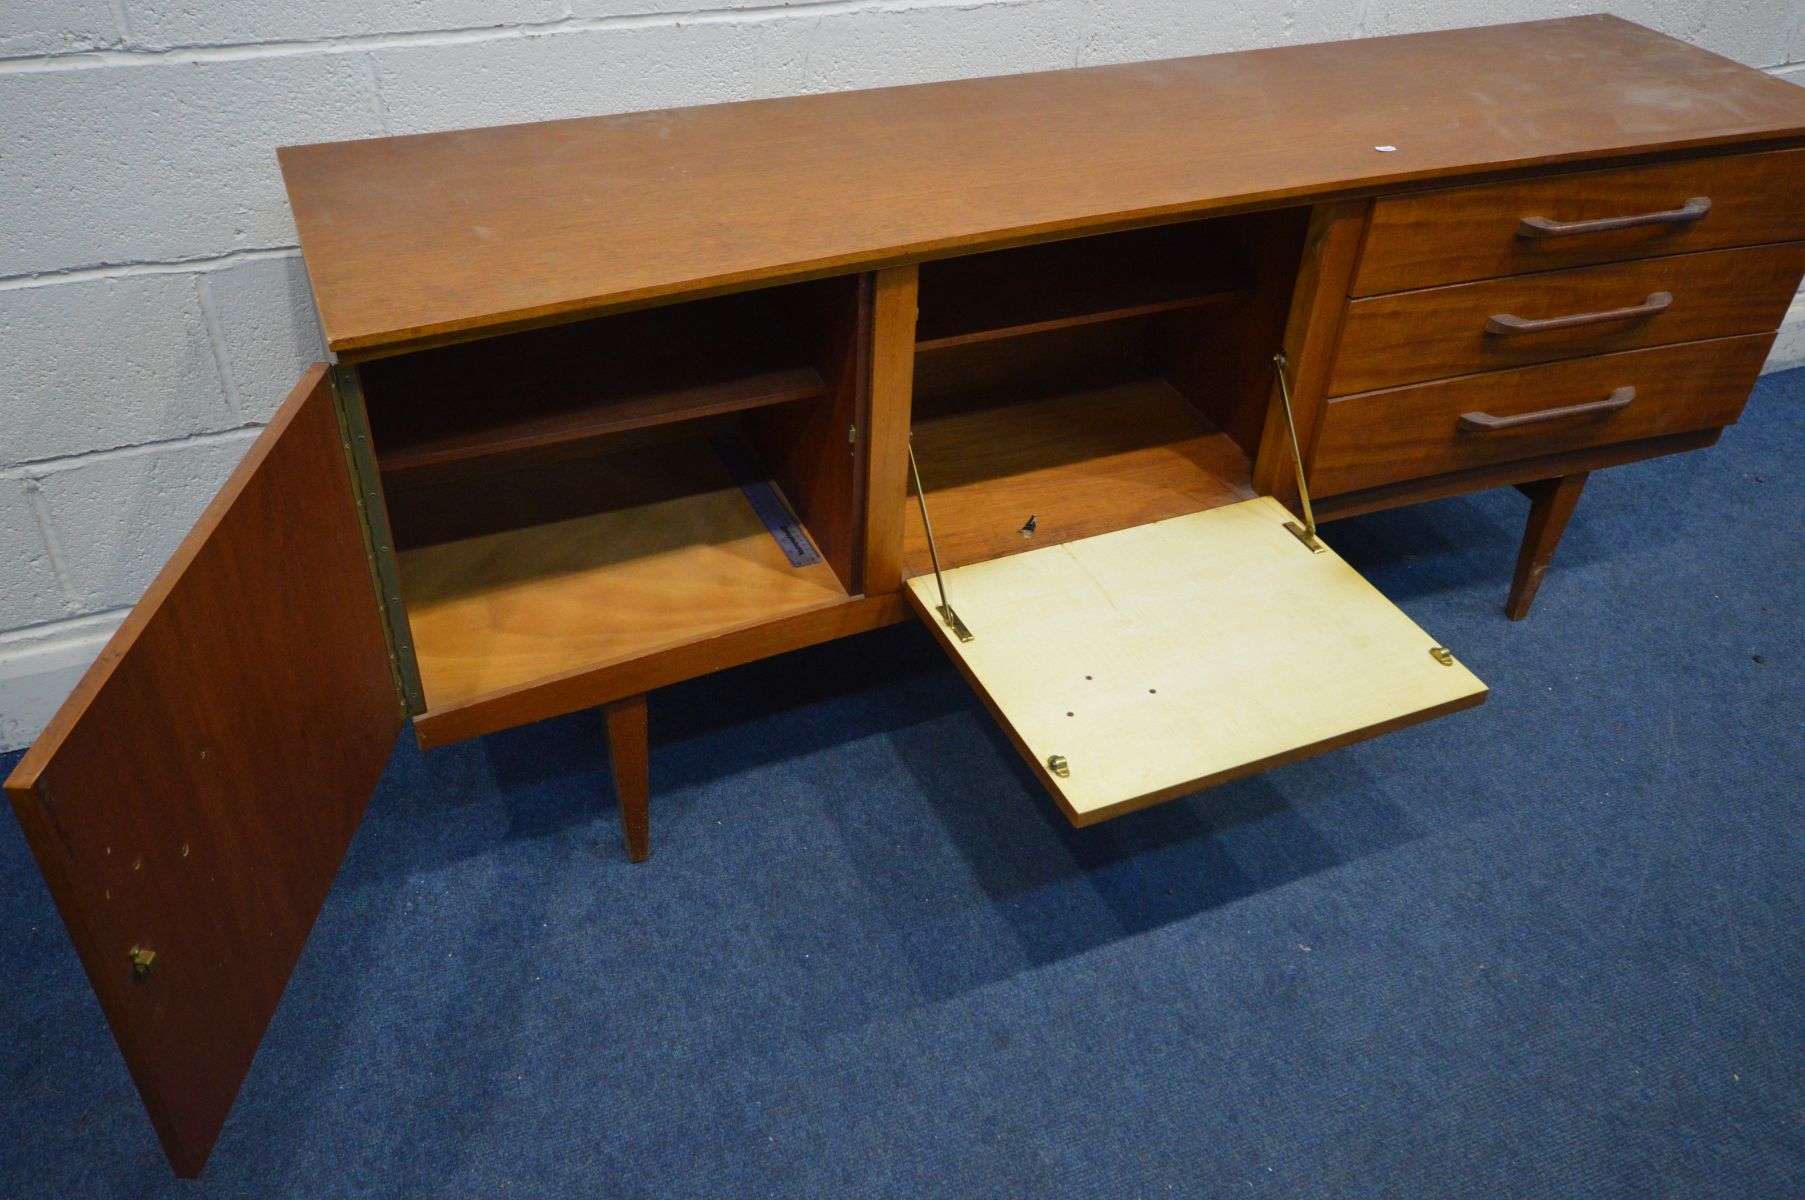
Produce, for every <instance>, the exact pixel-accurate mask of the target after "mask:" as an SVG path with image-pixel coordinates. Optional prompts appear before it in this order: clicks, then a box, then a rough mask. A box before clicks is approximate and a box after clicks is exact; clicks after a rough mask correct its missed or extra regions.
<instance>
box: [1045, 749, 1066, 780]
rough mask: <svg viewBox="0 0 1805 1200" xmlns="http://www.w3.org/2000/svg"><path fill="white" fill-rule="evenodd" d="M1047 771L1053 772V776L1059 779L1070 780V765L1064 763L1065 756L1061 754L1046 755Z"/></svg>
mask: <svg viewBox="0 0 1805 1200" xmlns="http://www.w3.org/2000/svg"><path fill="white" fill-rule="evenodd" d="M1047 770H1049V771H1051V772H1053V774H1055V775H1057V776H1059V777H1060V778H1061V779H1070V778H1071V777H1072V768H1071V765H1070V764H1069V763H1067V762H1066V761H1065V755H1063V754H1049V755H1047Z"/></svg>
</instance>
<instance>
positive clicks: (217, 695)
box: [6, 367, 402, 1176]
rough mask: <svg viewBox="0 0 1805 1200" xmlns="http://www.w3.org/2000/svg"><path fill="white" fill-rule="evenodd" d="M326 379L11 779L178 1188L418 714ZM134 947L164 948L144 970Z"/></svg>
mask: <svg viewBox="0 0 1805 1200" xmlns="http://www.w3.org/2000/svg"><path fill="white" fill-rule="evenodd" d="M323 371H324V368H321V367H315V368H314V369H313V370H311V371H309V372H308V373H307V375H306V376H305V377H304V378H303V379H302V380H301V382H300V384H299V385H298V386H297V387H296V389H295V391H294V393H293V394H292V395H291V396H290V397H289V398H288V401H287V403H285V404H284V405H283V406H282V407H281V408H280V409H279V410H278V411H277V413H276V415H275V417H274V419H272V420H271V422H270V424H269V425H268V426H267V427H265V429H264V430H263V432H262V433H261V434H260V435H259V436H258V438H257V440H256V442H254V443H253V444H252V446H251V449H250V451H249V452H248V453H247V454H246V455H245V458H244V461H242V462H241V463H239V465H238V467H237V469H236V470H234V471H233V472H232V474H231V476H230V478H228V479H227V480H226V483H225V486H224V487H223V488H222V489H221V491H220V493H219V495H218V497H216V498H215V499H214V501H213V502H212V503H211V504H210V505H208V507H207V510H206V512H205V513H203V514H202V516H201V519H200V520H199V522H197V523H196V525H195V527H194V529H193V530H192V531H190V532H189V534H188V536H187V537H186V538H185V539H184V540H183V542H182V544H181V546H180V547H179V548H178V549H177V550H176V552H175V554H174V556H173V557H171V558H170V560H169V563H168V564H167V565H166V566H165V567H164V568H163V570H162V572H161V573H160V574H159V575H158V576H157V578H156V580H155V581H154V582H153V583H152V584H151V585H150V588H149V589H148V590H147V591H146V592H145V594H144V598H143V599H142V600H140V601H139V602H138V604H137V606H136V607H135V608H133V609H132V612H131V614H130V615H129V616H128V617H127V618H126V619H125V622H124V624H123V625H121V626H120V628H119V631H118V632H117V633H115V634H114V635H113V637H112V640H110V641H109V642H108V643H107V646H106V649H104V650H103V651H102V652H101V654H100V658H99V659H98V661H96V662H95V664H94V665H93V667H92V668H90V669H89V671H88V673H87V674H86V675H85V676H84V677H83V678H82V681H81V682H80V683H79V684H78V685H77V686H76V688H75V692H74V694H73V695H71V696H70V697H69V699H68V701H67V702H65V703H64V705H63V706H62V708H61V709H59V710H58V711H57V714H56V715H55V716H54V717H53V718H51V721H50V724H49V726H48V727H47V728H46V729H45V730H44V733H43V734H42V735H41V736H40V737H39V738H38V740H37V742H36V744H35V745H33V746H32V748H31V749H30V750H29V751H27V752H26V755H25V757H24V758H23V759H22V760H21V761H20V762H19V765H18V766H17V767H16V768H15V769H14V771H13V773H12V777H11V778H10V779H8V780H7V784H6V791H7V795H8V796H9V797H11V799H12V804H13V811H14V813H16V814H17V816H18V818H19V824H20V825H21V826H22V827H23V828H24V830H25V836H26V840H27V841H28V842H29V843H30V845H31V849H32V853H33V855H35V856H36V858H37V861H38V866H39V867H40V868H41V869H42V871H43V873H44V879H45V881H46V882H47V883H48V884H49V885H50V894H51V896H52V897H53V898H54V899H55V900H56V904H57V909H58V911H60V912H61V913H62V916H63V922H64V924H65V925H66V926H67V928H68V930H69V936H70V939H71V940H72V941H73V942H74V943H75V948H76V950H77V952H78V953H79V954H80V955H81V961H82V966H83V967H84V968H86V970H87V974H88V979H89V981H90V982H91V983H92V984H93V985H94V993H95V995H96V996H97V997H98V998H99V1000H100V1008H101V1011H102V1012H103V1013H105V1014H106V1018H107V1024H108V1025H109V1026H111V1028H112V1030H113V1036H114V1038H115V1039H116V1040H117V1041H118V1043H119V1049H120V1051H121V1052H122V1053H123V1055H124V1057H125V1062H126V1066H127V1067H129V1068H130V1069H131V1073H132V1079H133V1081H134V1082H135V1083H136V1084H137V1085H138V1092H139V1095H141V1096H142V1097H143V1098H144V1106H145V1108H146V1109H147V1110H148V1111H149V1113H150V1120H151V1124H152V1125H153V1126H155V1128H156V1131H157V1136H158V1137H159V1138H160V1139H161V1140H162V1143H163V1149H164V1151H165V1152H166V1153H167V1154H168V1156H169V1161H170V1165H171V1166H173V1167H174V1168H175V1170H176V1173H177V1174H180V1175H187V1176H193V1175H197V1174H199V1173H200V1170H201V1167H202V1166H203V1165H204V1164H205V1163H206V1161H207V1155H208V1153H209V1152H210V1151H211V1150H212V1148H213V1142H214V1140H215V1139H216V1138H217V1137H218V1136H219V1131H220V1128H221V1126H222V1125H223V1124H224V1123H225V1119H226V1113H227V1112H228V1110H230V1108H231V1106H232V1100H233V1098H234V1097H235V1096H236V1095H237V1094H238V1087H239V1084H240V1083H241V1082H242V1081H243V1080H244V1077H245V1073H246V1071H248V1070H249V1069H250V1065H251V1058H252V1056H253V1055H254V1054H255V1053H256V1051H257V1043H258V1042H259V1041H260V1040H261V1039H262V1037H263V1031H264V1029H265V1028H266V1027H267V1026H268V1025H269V1021H270V1017H271V1016H272V1015H273V1014H274V1013H275V1011H276V1004H277V1001H278V1000H280V999H281V997H282V990H283V988H284V987H285V986H286V985H287V983H288V976H289V973H290V972H291V971H292V970H293V969H294V965H295V961H296V959H297V958H299V957H300V953H301V947H302V945H303V944H304V943H305V942H306V940H307V933H308V931H309V930H310V929H311V928H312V927H313V921H314V918H315V916H317V915H318V913H319V911H320V905H321V904H322V903H323V902H324V901H325V898H326V892H327V889H328V888H329V887H330V886H331V884H332V878H333V876H334V875H335V874H336V873H337V871H338V866H339V862H340V860H341V859H342V858H343V857H344V853H345V849H346V847H347V846H348V845H350V842H351V835H352V834H353V833H354V832H355V831H356V829H357V825H358V822H359V820H360V819H361V818H362V816H363V811H364V806H365V804H366V803H367V802H368V801H369V798H370V793H371V792H372V790H374V788H375V787H376V780H377V778H378V776H380V775H381V774H382V769H383V766H384V764H385V763H387V761H388V757H389V751H390V750H391V749H392V747H393V745H394V741H395V734H396V733H397V732H398V731H399V730H400V728H401V723H402V713H401V704H400V699H399V697H398V695H397V693H396V690H395V682H394V677H393V676H392V675H391V674H390V671H389V662H388V648H387V644H386V642H385V641H384V637H383V630H382V619H381V617H380V615H379V614H378V611H377V607H376V593H375V589H374V586H373V584H372V581H371V575H370V566H369V560H368V558H367V557H366V552H365V547H364V540H363V533H362V530H361V527H360V524H359V521H358V516H357V510H356V508H355V506H354V504H353V494H352V484H351V479H350V473H349V470H348V469H347V467H346V465H345V455H344V449H343V445H342V442H341V440H340V435H339V425H338V419H337V416H336V414H335V413H334V411H333V404H332V396H331V394H330V392H329V390H328V389H327V386H326V383H325V380H324V374H323ZM134 949H142V950H147V951H150V952H154V954H155V955H156V958H155V961H154V962H153V963H152V964H151V970H150V972H149V973H148V974H147V975H145V976H144V977H142V978H138V977H135V976H134V973H133V969H132V963H131V962H130V960H129V958H128V956H129V954H130V952H131V951H132V950H134Z"/></svg>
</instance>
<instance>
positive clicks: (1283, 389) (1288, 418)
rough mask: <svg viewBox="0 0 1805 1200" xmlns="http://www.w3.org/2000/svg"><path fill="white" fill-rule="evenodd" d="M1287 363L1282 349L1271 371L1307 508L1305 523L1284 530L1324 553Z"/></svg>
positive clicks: (1301, 500)
mask: <svg viewBox="0 0 1805 1200" xmlns="http://www.w3.org/2000/svg"><path fill="white" fill-rule="evenodd" d="M1285 362H1286V360H1285V352H1284V351H1283V350H1280V351H1279V352H1278V353H1277V354H1275V355H1273V356H1272V373H1273V374H1274V375H1276V376H1278V380H1279V401H1280V403H1282V404H1283V405H1284V408H1285V429H1286V430H1287V431H1289V433H1290V434H1291V465H1292V466H1294V467H1296V468H1297V502H1298V503H1299V504H1300V505H1302V506H1303V510H1304V523H1303V524H1302V525H1299V524H1298V523H1297V522H1296V521H1286V522H1285V529H1286V530H1287V531H1288V532H1289V533H1290V534H1291V536H1292V537H1295V538H1296V539H1297V540H1298V541H1300V542H1302V543H1303V544H1304V545H1306V546H1308V547H1309V548H1310V552H1311V553H1312V554H1321V553H1322V552H1323V551H1324V550H1327V549H1328V547H1327V546H1325V545H1323V544H1322V540H1321V539H1320V538H1318V537H1317V536H1316V514H1315V513H1314V512H1312V511H1310V485H1309V484H1308V483H1306V482H1305V481H1304V451H1303V447H1302V446H1301V445H1299V444H1298V440H1297V418H1296V417H1295V416H1294V415H1293V414H1292V412H1291V381H1290V380H1288V379H1286V378H1285Z"/></svg>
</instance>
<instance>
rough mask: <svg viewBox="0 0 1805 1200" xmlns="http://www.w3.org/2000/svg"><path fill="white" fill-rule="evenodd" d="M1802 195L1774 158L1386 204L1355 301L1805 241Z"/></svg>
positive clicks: (1784, 164)
mask: <svg viewBox="0 0 1805 1200" xmlns="http://www.w3.org/2000/svg"><path fill="white" fill-rule="evenodd" d="M1802 189H1805V150H1776V151H1771V152H1768V153H1765V154H1742V155H1736V156H1733V157H1728V158H1700V159H1691V160H1689V161H1686V162H1675V163H1661V164H1658V165H1656V166H1648V167H1622V168H1619V169H1617V170H1613V171H1586V172H1582V173H1579V174H1574V175H1556V176H1554V177H1552V178H1542V179H1528V180H1522V181H1519V182H1515V183H1498V184H1485V185H1481V186H1477V187H1464V188H1453V189H1450V190H1448V191H1440V192H1424V193H1421V194H1419V195H1414V196H1395V197H1388V198H1382V199H1380V200H1379V201H1378V202H1377V203H1376V204H1375V205H1374V206H1373V216H1372V224H1371V226H1370V227H1369V228H1368V230H1367V235H1366V245H1365V247H1364V248H1363V249H1362V251H1361V254H1360V264H1359V267H1358V268H1357V269H1356V272H1355V276H1354V284H1353V288H1352V294H1353V295H1355V296H1371V295H1377V294H1379V293H1381V292H1399V291H1403V290H1405V289H1406V288H1419V287H1432V286H1434V285H1436V284H1442V283H1460V282H1463V281H1465V280H1469V279H1490V278H1493V277H1495V276H1499V275H1520V274H1524V273H1527V272H1530V271H1549V270H1554V269H1556V268H1559V267H1576V266H1581V265H1584V264H1587V263H1601V262H1621V261H1623V260H1625V259H1631V258H1647V257H1650V256H1653V255H1660V254H1682V253H1687V252H1689V251H1694V250H1718V249H1723V248H1726V247H1730V246H1755V245H1760V244H1762V243H1764V242H1785V241H1792V240H1793V239H1795V238H1805V203H1802V202H1801V201H1800V193H1801V190H1802ZM1699 200H1704V201H1709V205H1708V207H1705V208H1704V210H1703V211H1702V212H1701V211H1700V207H1701V206H1700V205H1698V204H1697V203H1693V204H1692V205H1691V206H1690V207H1688V201H1699ZM1538 218H1539V219H1540V220H1539V221H1537V220H1536V219H1538ZM1525 221H1535V222H1536V223H1535V224H1532V225H1525V224H1524V222H1525ZM1576 222H1591V224H1582V225H1579V226H1578V227H1575V225H1574V223H1576ZM1602 222H1610V224H1601V223H1602ZM1548 223H1553V227H1552V228H1550V227H1549V224H1548ZM1538 226H1539V227H1538Z"/></svg>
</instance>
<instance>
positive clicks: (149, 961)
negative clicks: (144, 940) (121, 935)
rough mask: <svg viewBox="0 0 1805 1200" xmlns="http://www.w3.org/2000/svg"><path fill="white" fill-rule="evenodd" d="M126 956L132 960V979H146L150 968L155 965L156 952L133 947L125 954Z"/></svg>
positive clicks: (141, 947)
mask: <svg viewBox="0 0 1805 1200" xmlns="http://www.w3.org/2000/svg"><path fill="white" fill-rule="evenodd" d="M126 956H127V957H128V958H130V959H131V960H132V978H133V979H148V978H149V977H150V972H151V968H152V967H155V966H156V965H157V952H156V951H155V950H147V949H145V948H144V947H143V946H133V947H132V948H131V949H130V950H129V951H127V952H126Z"/></svg>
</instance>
